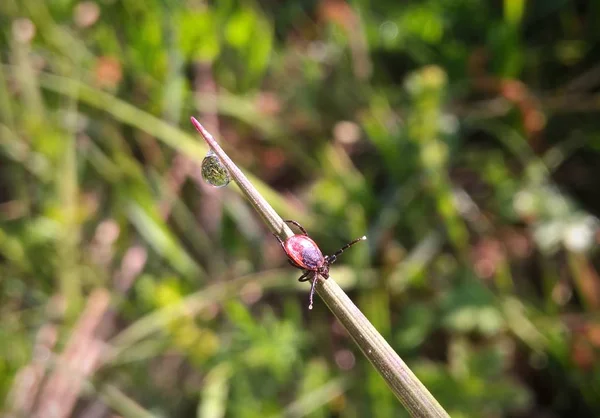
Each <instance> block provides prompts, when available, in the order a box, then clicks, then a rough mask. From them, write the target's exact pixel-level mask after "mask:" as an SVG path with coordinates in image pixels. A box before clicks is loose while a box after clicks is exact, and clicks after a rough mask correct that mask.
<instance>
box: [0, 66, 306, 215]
mask: <svg viewBox="0 0 600 418" xmlns="http://www.w3.org/2000/svg"><path fill="white" fill-rule="evenodd" d="M3 68H4V69H8V70H10V71H14V70H15V67H14V66H11V65H4V66H3ZM37 81H38V82H39V84H40V86H41V87H42V88H44V89H46V90H48V91H52V92H54V93H58V94H61V95H64V96H67V97H75V98H77V100H79V101H80V102H82V103H85V104H87V105H89V106H93V107H96V108H98V109H101V110H103V111H105V112H106V113H108V114H109V115H111V116H112V117H114V118H115V119H116V120H118V121H121V122H123V123H125V124H127V125H129V126H133V127H135V128H138V129H140V130H142V131H144V132H147V133H149V134H150V135H153V136H155V137H156V138H157V139H159V140H160V141H162V142H163V143H164V144H165V145H167V146H169V147H171V148H173V149H175V150H177V151H179V152H181V153H182V154H184V155H186V156H187V157H188V158H190V159H192V160H194V161H197V162H201V161H202V159H203V158H204V155H205V154H206V151H207V150H206V147H205V146H204V145H203V144H199V143H198V142H196V141H195V140H194V139H193V138H192V137H191V136H190V135H188V134H187V133H185V132H183V131H182V130H180V129H178V128H177V127H174V126H172V125H170V124H169V123H167V122H165V121H163V120H161V119H159V118H157V117H155V116H153V115H151V114H149V113H147V112H144V111H142V110H140V109H138V108H136V107H135V106H134V105H132V104H129V103H126V102H124V101H123V100H120V99H119V98H117V97H115V96H113V95H111V94H109V93H106V92H104V91H102V90H99V89H96V88H93V87H91V86H89V85H87V84H85V83H83V82H81V81H79V80H74V79H71V78H67V77H61V76H57V75H52V74H49V73H45V72H39V73H38V74H37ZM251 179H252V181H253V183H254V184H255V187H256V188H257V189H258V190H260V192H261V193H262V194H263V195H264V196H266V197H267V198H268V199H269V201H270V202H272V204H273V206H274V207H276V208H277V209H278V210H281V211H284V212H286V213H290V214H293V216H294V218H295V219H299V220H301V221H302V223H303V224H307V225H310V220H309V219H306V220H305V219H303V215H302V213H300V212H298V210H296V209H294V207H292V205H290V204H288V203H287V202H286V201H285V200H284V199H282V198H281V197H280V196H279V194H278V193H277V192H275V191H274V190H273V189H271V188H270V187H269V186H267V185H266V184H264V183H262V182H261V181H260V180H258V179H254V178H252V177H251Z"/></svg>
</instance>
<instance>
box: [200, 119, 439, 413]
mask: <svg viewBox="0 0 600 418" xmlns="http://www.w3.org/2000/svg"><path fill="white" fill-rule="evenodd" d="M191 120H192V123H193V124H194V127H195V128H196V129H197V130H198V132H200V134H201V135H202V137H203V138H204V140H205V141H206V143H207V144H208V146H209V147H210V148H211V149H212V150H213V152H214V153H215V154H216V155H217V157H219V159H220V160H221V162H222V164H223V165H224V166H225V168H227V170H229V173H230V174H231V177H232V178H233V180H234V181H235V182H236V184H237V185H238V186H239V187H240V189H241V190H242V192H243V193H244V195H245V196H246V197H247V198H248V200H249V201H250V203H251V204H252V206H253V207H254V208H255V209H256V211H257V212H258V213H259V214H260V216H261V217H262V219H263V220H264V221H265V223H266V224H267V225H268V226H269V228H270V229H271V230H272V231H273V233H275V234H277V235H278V236H279V237H280V238H282V239H285V238H287V237H289V236H292V235H293V232H292V231H291V230H290V229H289V227H287V225H286V224H285V223H284V222H283V220H282V219H281V217H280V216H279V215H278V214H277V212H275V210H274V209H273V208H272V207H271V205H269V203H268V202H267V201H266V200H265V199H264V198H263V197H262V196H261V195H260V193H259V192H258V191H257V190H256V189H255V188H254V187H253V186H252V184H251V183H250V182H249V181H248V179H247V178H246V176H245V175H244V173H242V171H241V170H240V169H239V168H238V167H237V166H236V165H235V163H234V162H233V161H232V160H231V159H230V158H229V156H228V155H227V154H226V153H225V151H223V149H222V148H221V147H220V146H219V144H218V143H217V141H216V140H215V139H214V138H213V137H212V135H211V134H210V133H209V132H208V131H207V130H206V129H205V128H204V127H203V126H202V125H201V124H200V122H198V121H197V120H196V119H195V118H193V117H192V118H191ZM319 283H320V284H318V285H317V293H318V294H319V296H321V298H322V299H323V301H324V302H325V304H326V305H327V306H328V307H329V309H330V310H331V312H332V313H333V314H334V315H335V316H336V317H337V319H338V320H339V321H340V322H341V323H342V324H343V325H344V327H345V328H346V330H347V331H348V333H349V334H350V335H351V336H352V338H353V339H354V341H355V342H356V344H357V345H358V346H359V347H360V349H361V351H362V352H363V354H364V355H365V357H367V359H368V360H369V361H370V362H371V364H373V366H374V367H375V368H376V369H377V371H378V372H379V373H380V374H381V376H382V377H383V378H384V379H385V381H386V382H387V384H388V386H389V387H390V389H391V390H392V391H393V392H394V394H395V395H396V396H397V397H398V399H399V400H400V401H401V402H402V404H403V405H404V406H405V407H406V409H407V410H408V411H409V412H410V414H411V415H412V416H414V417H448V414H447V413H446V411H445V410H444V409H443V408H442V407H441V406H440V404H439V403H438V402H437V400H436V399H435V398H434V397H433V396H432V395H431V393H429V391H428V390H427V388H426V387H425V386H424V385H423V384H422V383H421V382H420V381H419V379H418V378H417V377H416V376H415V374H414V373H413V372H412V371H411V370H410V369H409V367H408V366H407V365H406V364H405V363H404V361H402V359H401V358H400V356H398V354H397V353H396V352H395V351H394V350H393V349H392V347H391V346H390V345H389V344H388V342H387V341H386V340H385V339H384V338H383V336H382V335H381V334H380V333H379V332H378V331H377V329H375V327H374V326H373V325H372V324H371V323H370V322H369V320H368V319H367V318H366V317H365V316H364V315H363V313H362V312H361V311H360V310H359V309H358V307H357V306H356V305H355V304H354V303H353V302H352V301H351V300H350V298H349V297H348V296H347V295H346V294H345V293H344V291H343V290H342V289H341V288H340V287H339V286H338V284H337V283H336V282H335V281H334V280H333V279H332V278H330V279H328V280H319Z"/></svg>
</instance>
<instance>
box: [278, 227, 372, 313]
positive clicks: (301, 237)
mask: <svg viewBox="0 0 600 418" xmlns="http://www.w3.org/2000/svg"><path fill="white" fill-rule="evenodd" d="M284 222H285V223H289V224H292V225H295V226H296V227H297V228H298V229H299V230H300V231H301V232H302V234H295V235H293V236H291V237H289V238H287V239H286V240H285V241H284V240H282V239H281V238H279V237H278V236H277V235H275V234H273V235H275V238H277V240H278V241H279V243H280V244H281V248H283V251H284V252H285V254H286V255H287V256H288V262H289V263H290V264H291V265H292V266H294V267H296V268H298V269H300V270H303V273H302V276H300V278H299V279H298V281H299V282H306V281H308V280H310V279H312V284H311V286H310V294H309V296H308V299H309V305H308V309H312V308H313V296H314V294H315V285H316V283H317V279H318V278H319V276H321V277H323V278H324V279H328V278H329V266H330V265H332V264H333V263H335V261H336V260H337V258H338V257H339V256H340V254H342V253H343V252H344V251H346V250H347V249H348V248H350V247H352V246H353V245H354V244H356V243H357V242H360V241H364V240H366V239H367V237H366V236H364V235H363V236H362V237H360V238H357V239H355V240H354V241H350V242H349V243H348V244H346V245H344V246H343V247H342V248H340V249H339V250H337V251H336V252H335V253H333V255H326V256H324V255H323V253H322V252H321V249H320V248H319V246H318V245H317V243H316V242H314V241H313V240H312V238H310V237H309V236H308V233H307V232H306V229H304V228H303V227H302V225H300V224H299V223H298V222H296V221H292V220H286V221H284Z"/></svg>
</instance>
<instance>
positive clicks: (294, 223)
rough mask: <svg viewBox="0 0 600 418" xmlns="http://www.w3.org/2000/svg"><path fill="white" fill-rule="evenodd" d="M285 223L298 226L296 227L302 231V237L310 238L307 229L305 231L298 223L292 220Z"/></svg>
mask: <svg viewBox="0 0 600 418" xmlns="http://www.w3.org/2000/svg"><path fill="white" fill-rule="evenodd" d="M283 222H285V223H288V224H293V225H296V226H297V227H298V229H299V230H300V231H302V235H306V236H308V232H306V229H304V228H303V227H302V225H300V224H299V223H298V222H296V221H292V220H289V219H288V220H285V221H283Z"/></svg>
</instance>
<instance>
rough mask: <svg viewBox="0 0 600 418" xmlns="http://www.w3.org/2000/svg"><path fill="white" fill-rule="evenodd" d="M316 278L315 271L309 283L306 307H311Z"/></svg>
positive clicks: (317, 278)
mask: <svg viewBox="0 0 600 418" xmlns="http://www.w3.org/2000/svg"><path fill="white" fill-rule="evenodd" d="M317 280H319V275H318V274H316V273H315V274H314V275H313V281H312V283H311V284H310V293H309V295H308V309H312V308H313V296H314V295H315V286H316V285H317Z"/></svg>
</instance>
